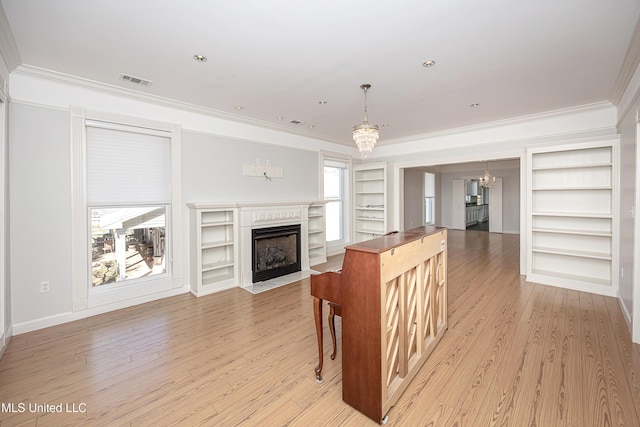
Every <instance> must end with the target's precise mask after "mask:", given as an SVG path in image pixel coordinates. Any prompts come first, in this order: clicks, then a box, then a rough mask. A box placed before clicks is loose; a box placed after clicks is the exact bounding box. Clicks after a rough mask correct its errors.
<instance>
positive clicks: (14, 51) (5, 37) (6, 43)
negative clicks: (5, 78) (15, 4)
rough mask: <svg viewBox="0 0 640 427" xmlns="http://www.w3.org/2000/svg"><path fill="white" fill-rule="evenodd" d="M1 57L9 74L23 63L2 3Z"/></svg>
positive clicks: (0, 25)
mask: <svg viewBox="0 0 640 427" xmlns="http://www.w3.org/2000/svg"><path fill="white" fill-rule="evenodd" d="M0 56H2V59H3V60H4V63H5V64H6V65H7V68H8V69H9V72H11V71H13V70H15V69H16V68H17V67H18V66H19V65H20V63H21V62H22V60H21V59H20V52H19V51H18V45H16V40H15V39H14V38H13V33H12V32H11V26H10V25H9V20H8V19H7V14H6V13H5V11H4V7H3V6H2V3H0Z"/></svg>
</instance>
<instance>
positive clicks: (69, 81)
mask: <svg viewBox="0 0 640 427" xmlns="http://www.w3.org/2000/svg"><path fill="white" fill-rule="evenodd" d="M12 73H13V74H15V75H22V76H26V77H34V78H38V79H42V80H48V81H51V82H54V83H61V84H64V85H68V86H73V87H77V88H81V89H88V90H93V91H97V92H102V93H106V94H109V95H114V96H118V97H122V98H128V99H132V100H135V101H140V102H146V103H149V104H155V105H159V106H162V107H168V108H174V109H177V110H182V111H187V112H191V113H195V114H201V115H204V116H209V117H215V118H218V119H223V120H230V121H234V122H238V123H243V124H248V125H252V126H257V127H261V128H267V129H271V130H276V131H279V132H286V133H289V134H294V135H299V136H304V137H306V138H312V139H316V140H320V141H325V142H331V143H334V144H341V145H345V144H347V142H345V141H343V140H340V139H336V138H330V137H327V136H322V135H316V134H313V133H310V132H304V131H301V130H299V129H293V128H290V127H286V126H283V125H279V124H277V123H269V122H265V121H262V120H257V119H250V118H246V117H242V116H238V115H234V114H231V113H227V112H224V111H220V110H215V109H213V108H207V107H202V106H200V105H196V104H190V103H188V102H182V101H177V100H175V99H170V98H165V97H162V96H158V95H152V94H149V93H144V92H140V91H136V90H132V89H126V88H122V87H119V86H115V85H111V84H107V83H102V82H98V81H95V80H89V79H84V78H81V77H77V76H73V75H70V74H65V73H60V72H57V71H51V70H48V69H45V68H40V67H35V66H32V65H24V64H22V65H19V66H18V67H17V68H16V69H15V70H14V71H13V72H12Z"/></svg>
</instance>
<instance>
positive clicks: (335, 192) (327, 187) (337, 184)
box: [324, 166, 343, 199]
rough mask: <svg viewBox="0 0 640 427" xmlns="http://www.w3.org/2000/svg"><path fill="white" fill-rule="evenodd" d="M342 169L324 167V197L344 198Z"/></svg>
mask: <svg viewBox="0 0 640 427" xmlns="http://www.w3.org/2000/svg"><path fill="white" fill-rule="evenodd" d="M342 171H343V169H340V168H335V167H329V166H325V167H324V198H325V199H341V198H342Z"/></svg>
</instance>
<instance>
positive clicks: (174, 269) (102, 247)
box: [71, 107, 182, 311]
mask: <svg viewBox="0 0 640 427" xmlns="http://www.w3.org/2000/svg"><path fill="white" fill-rule="evenodd" d="M71 147H72V154H73V163H72V166H73V170H72V182H73V187H74V191H73V192H72V210H71V213H72V218H71V220H72V222H73V224H74V225H75V226H74V227H73V236H72V254H73V255H72V267H71V268H72V272H73V273H72V282H73V283H72V288H73V311H78V310H86V309H91V308H94V307H99V306H105V305H112V304H113V307H122V306H126V305H129V304H130V303H131V302H132V301H145V300H146V301H148V300H151V299H157V298H162V297H163V296H169V295H174V294H175V293H177V292H180V290H179V288H182V257H181V256H177V257H175V258H174V256H173V254H179V253H180V250H181V249H182V238H181V235H180V233H174V232H173V231H174V230H179V229H180V226H181V224H182V214H181V209H180V203H181V194H180V188H181V184H180V152H181V148H180V127H179V126H176V125H170V124H166V123H161V122H155V121H150V120H145V119H137V118H132V117H126V116H122V115H116V114H110V113H101V112H95V111H93V112H89V111H85V110H84V109H83V108H78V107H72V108H71ZM123 304H124V305H123Z"/></svg>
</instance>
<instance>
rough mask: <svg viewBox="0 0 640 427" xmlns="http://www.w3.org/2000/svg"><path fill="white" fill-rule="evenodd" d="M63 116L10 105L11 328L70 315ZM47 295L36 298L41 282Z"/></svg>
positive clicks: (68, 213) (67, 155) (67, 157)
mask: <svg viewBox="0 0 640 427" xmlns="http://www.w3.org/2000/svg"><path fill="white" fill-rule="evenodd" d="M69 132H70V122H69V113H68V112H66V111H60V110H53V109H47V108H42V107H36V106H31V105H24V104H18V103H15V102H13V103H11V104H10V107H9V164H10V170H9V185H10V217H11V221H10V236H11V239H10V244H9V251H10V254H11V260H10V271H11V276H10V277H11V280H10V283H11V298H12V310H11V312H12V323H13V324H14V325H15V324H17V323H21V322H26V321H29V320H34V319H38V318H47V317H49V316H54V315H57V314H60V313H65V312H69V311H71V307H72V298H71V227H72V226H73V225H72V224H71V185H70V184H71V156H70V142H69V141H70V135H69ZM42 281H50V283H51V286H50V289H51V290H50V292H49V293H44V294H42V293H40V282H42Z"/></svg>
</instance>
